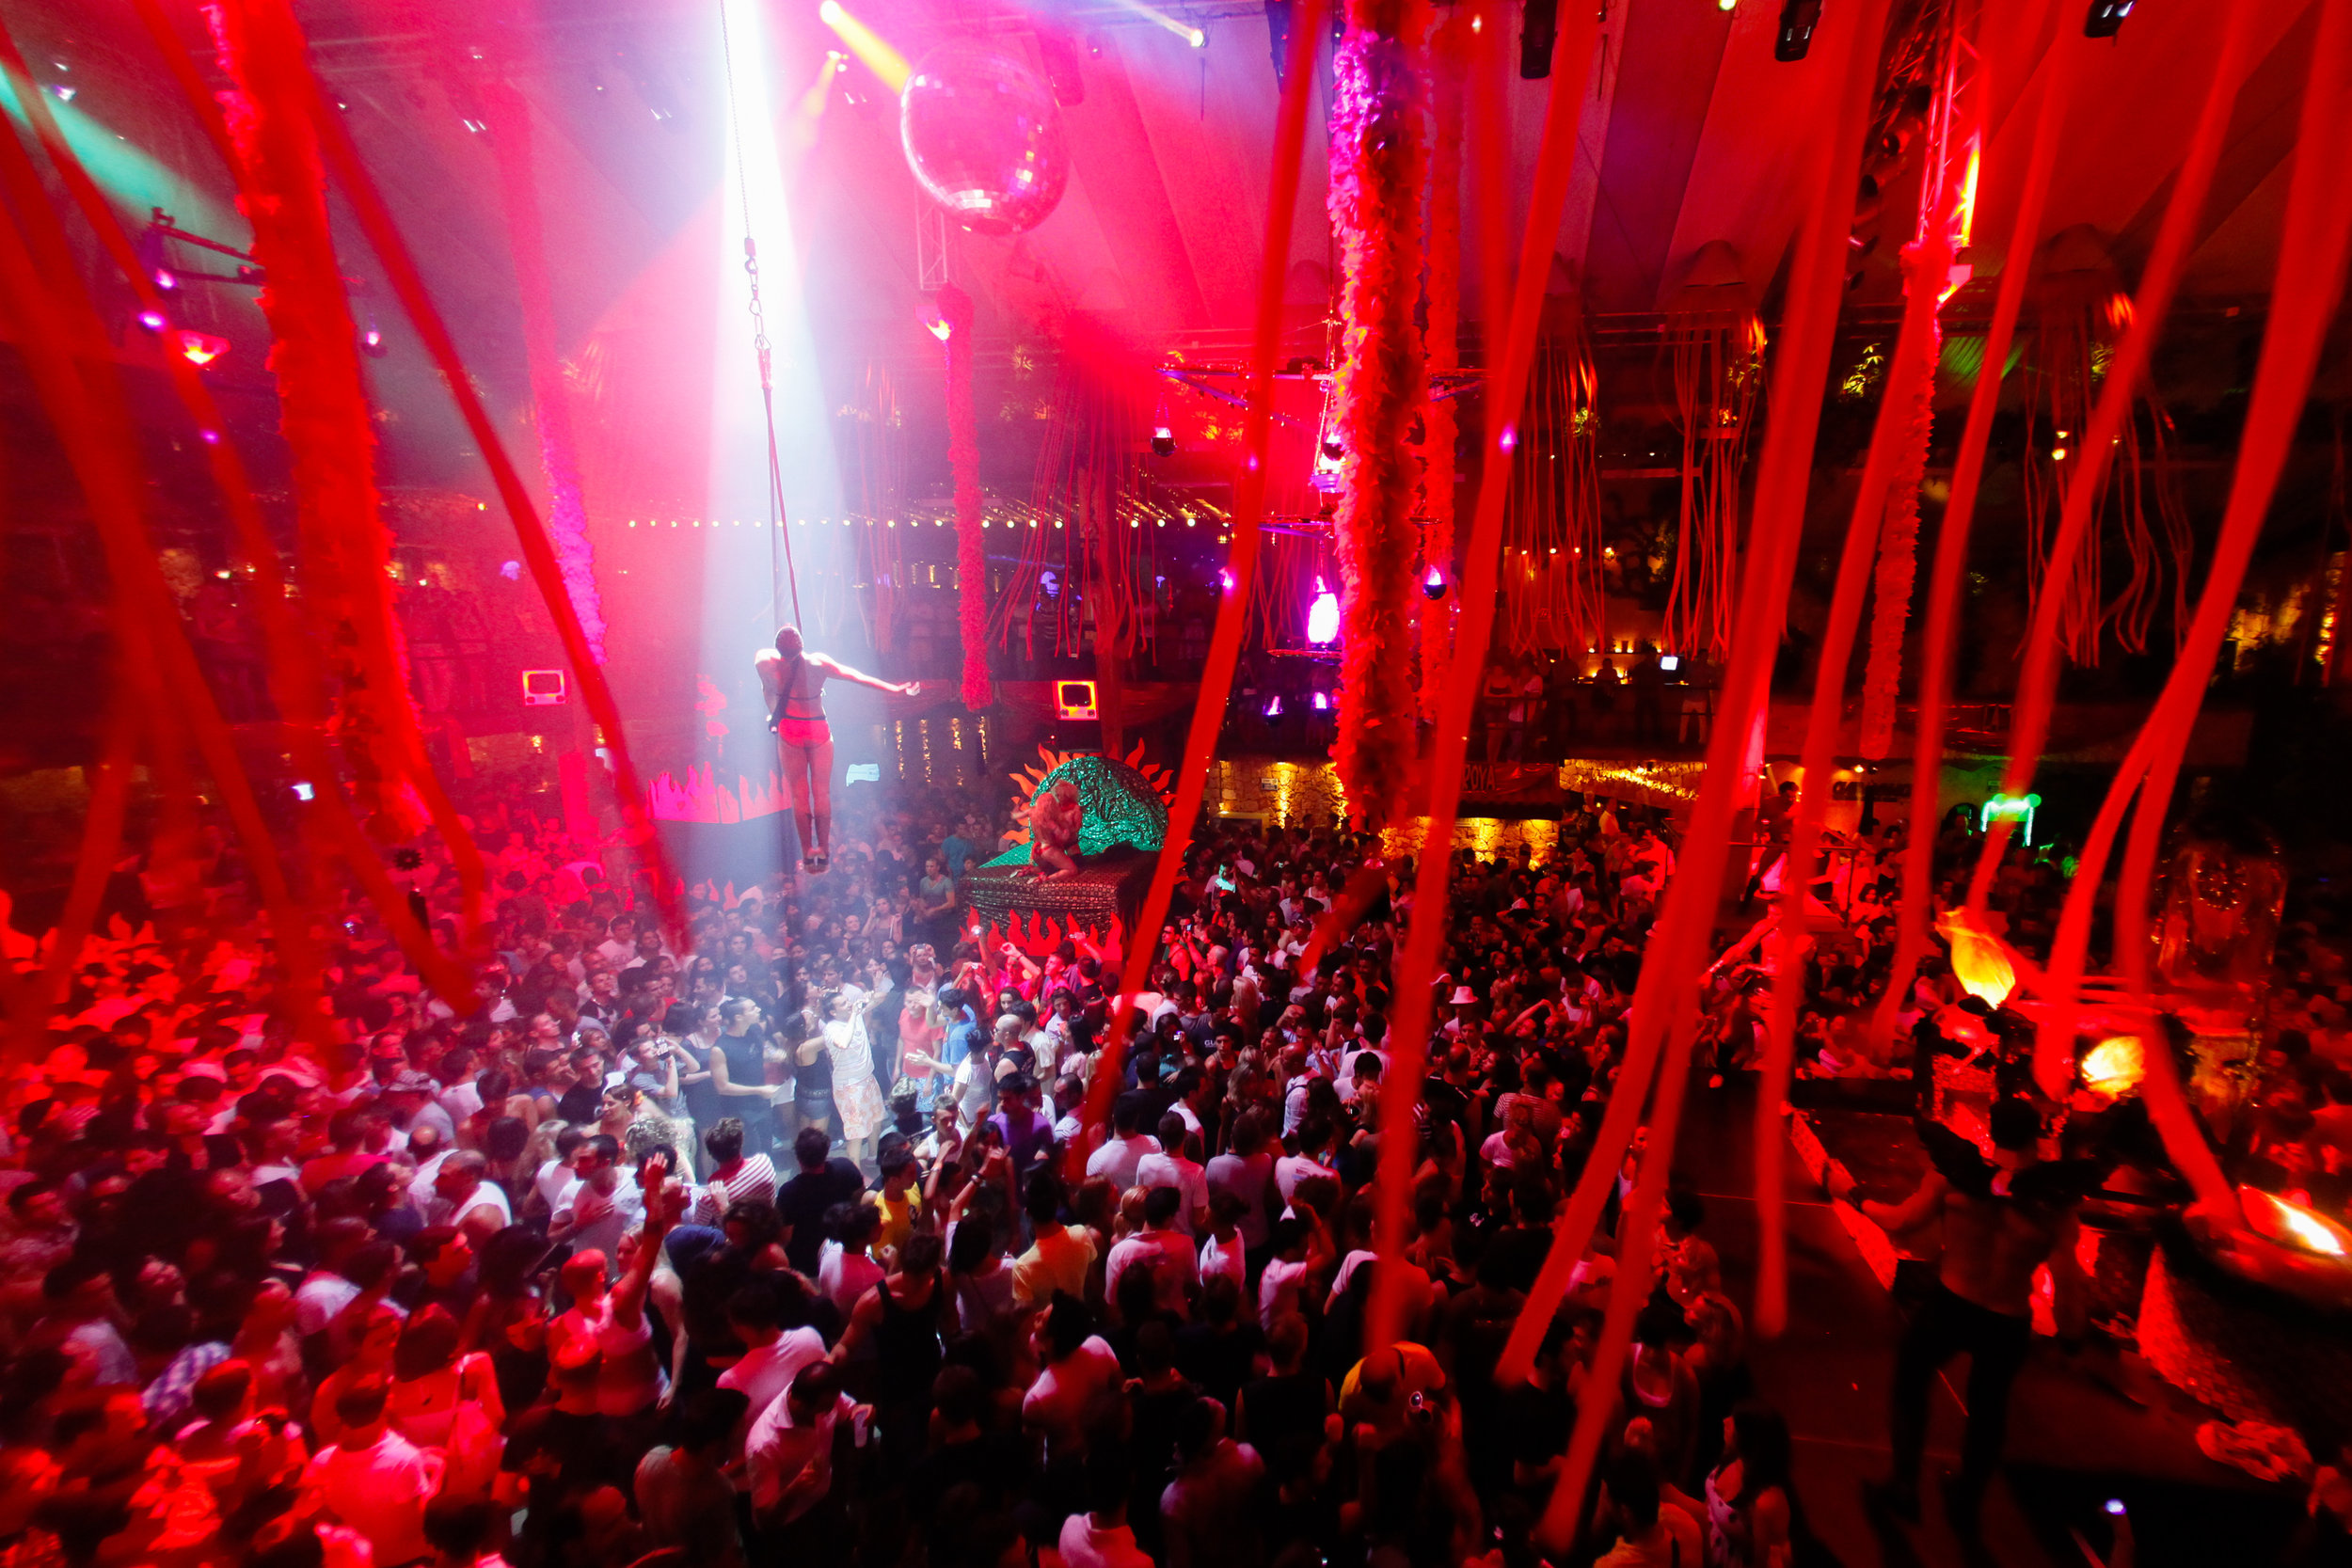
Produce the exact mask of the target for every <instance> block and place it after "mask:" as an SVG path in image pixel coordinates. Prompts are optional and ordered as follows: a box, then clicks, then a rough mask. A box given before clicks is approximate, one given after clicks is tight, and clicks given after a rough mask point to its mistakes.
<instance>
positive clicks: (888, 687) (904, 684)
mask: <svg viewBox="0 0 2352 1568" xmlns="http://www.w3.org/2000/svg"><path fill="white" fill-rule="evenodd" d="M805 657H807V659H808V661H809V662H810V663H812V664H821V665H823V666H824V668H825V673H827V674H829V675H837V676H839V677H840V678H841V679H843V680H845V681H852V682H855V683H856V684H857V685H859V686H870V687H872V688H873V689H875V690H877V691H888V692H891V693H894V694H895V695H898V696H900V697H912V696H914V692H915V689H916V688H917V687H918V686H920V685H921V684H922V683H921V682H920V681H886V680H883V679H882V678H880V677H879V676H875V675H869V674H867V673H866V672H865V671H863V670H852V669H851V668H850V666H848V665H846V664H844V663H842V662H841V661H840V660H839V659H837V658H835V657H833V656H832V655H830V654H818V653H812V654H809V655H806V656H805Z"/></svg>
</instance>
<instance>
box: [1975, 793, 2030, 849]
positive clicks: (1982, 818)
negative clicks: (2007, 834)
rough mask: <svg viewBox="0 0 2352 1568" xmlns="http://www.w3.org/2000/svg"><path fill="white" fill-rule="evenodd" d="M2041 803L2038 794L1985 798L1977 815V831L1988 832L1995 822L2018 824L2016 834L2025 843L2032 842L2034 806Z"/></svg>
mask: <svg viewBox="0 0 2352 1568" xmlns="http://www.w3.org/2000/svg"><path fill="white" fill-rule="evenodd" d="M2041 804H2042V797H2041V796H2039V795H1995V796H1994V797H1992V798H1991V799H1990V800H1986V801H1985V803H1984V807H1983V809H1982V810H1981V811H1980V812H1979V813H1978V815H1977V831H1978V832H1989V831H1990V830H1991V829H1992V826H1993V824H1994V823H1995V822H2015V823H2018V824H2020V826H2019V828H2018V836H2019V837H2020V838H2021V839H2023V840H2024V841H2025V842H2026V843H2027V844H2031V843H2032V842H2033V814H2034V808H2035V807H2037V806H2039V805H2041Z"/></svg>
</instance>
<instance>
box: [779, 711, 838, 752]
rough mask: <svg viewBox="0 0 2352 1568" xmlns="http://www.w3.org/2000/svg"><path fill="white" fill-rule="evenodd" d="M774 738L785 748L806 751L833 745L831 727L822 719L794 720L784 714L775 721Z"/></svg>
mask: <svg viewBox="0 0 2352 1568" xmlns="http://www.w3.org/2000/svg"><path fill="white" fill-rule="evenodd" d="M776 736H777V738H778V739H780V740H782V741H783V742H784V743H785V744H786V745H787V746H798V747H800V748H801V749H802V750H803V751H808V750H810V749H812V748H815V747H818V746H829V745H831V744H832V743H833V727H832V726H831V725H830V724H828V723H826V722H825V721H824V720H822V719H795V718H793V717H792V716H791V715H790V714H788V713H787V714H786V715H785V716H784V717H783V718H782V719H780V720H778V721H776Z"/></svg>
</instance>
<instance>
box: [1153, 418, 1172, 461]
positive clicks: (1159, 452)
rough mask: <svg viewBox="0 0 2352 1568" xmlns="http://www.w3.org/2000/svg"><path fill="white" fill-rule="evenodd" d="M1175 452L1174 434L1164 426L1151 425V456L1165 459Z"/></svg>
mask: <svg viewBox="0 0 2352 1568" xmlns="http://www.w3.org/2000/svg"><path fill="white" fill-rule="evenodd" d="M1174 451H1176V433H1175V432H1174V431H1173V430H1170V429H1169V428H1168V426H1166V425H1164V424H1161V425H1153V426H1152V456H1154V457H1167V456H1168V455H1170V454H1172V453H1173V452H1174Z"/></svg>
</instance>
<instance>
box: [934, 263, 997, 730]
mask: <svg viewBox="0 0 2352 1568" xmlns="http://www.w3.org/2000/svg"><path fill="white" fill-rule="evenodd" d="M938 299H939V319H940V320H941V321H943V322H945V323H946V325H947V461H948V464H949V465H950V466H951V467H953V468H954V469H955V474H956V617H957V621H958V623H959V625H960V626H961V628H962V632H963V705H964V706H965V707H968V708H971V709H973V710H975V711H977V710H978V709H980V708H984V707H986V706H988V705H989V704H990V703H992V702H993V701H995V692H994V691H993V689H991V688H990V686H989V682H988V552H987V550H986V549H985V548H984V547H983V544H982V541H981V539H980V438H979V430H978V424H977V417H976V416H975V415H974V413H973V411H972V296H971V295H970V294H967V293H964V292H963V291H962V290H961V289H959V288H957V287H956V286H955V285H954V284H953V283H948V284H946V285H943V286H942V287H941V289H940V291H939V296H938Z"/></svg>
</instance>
